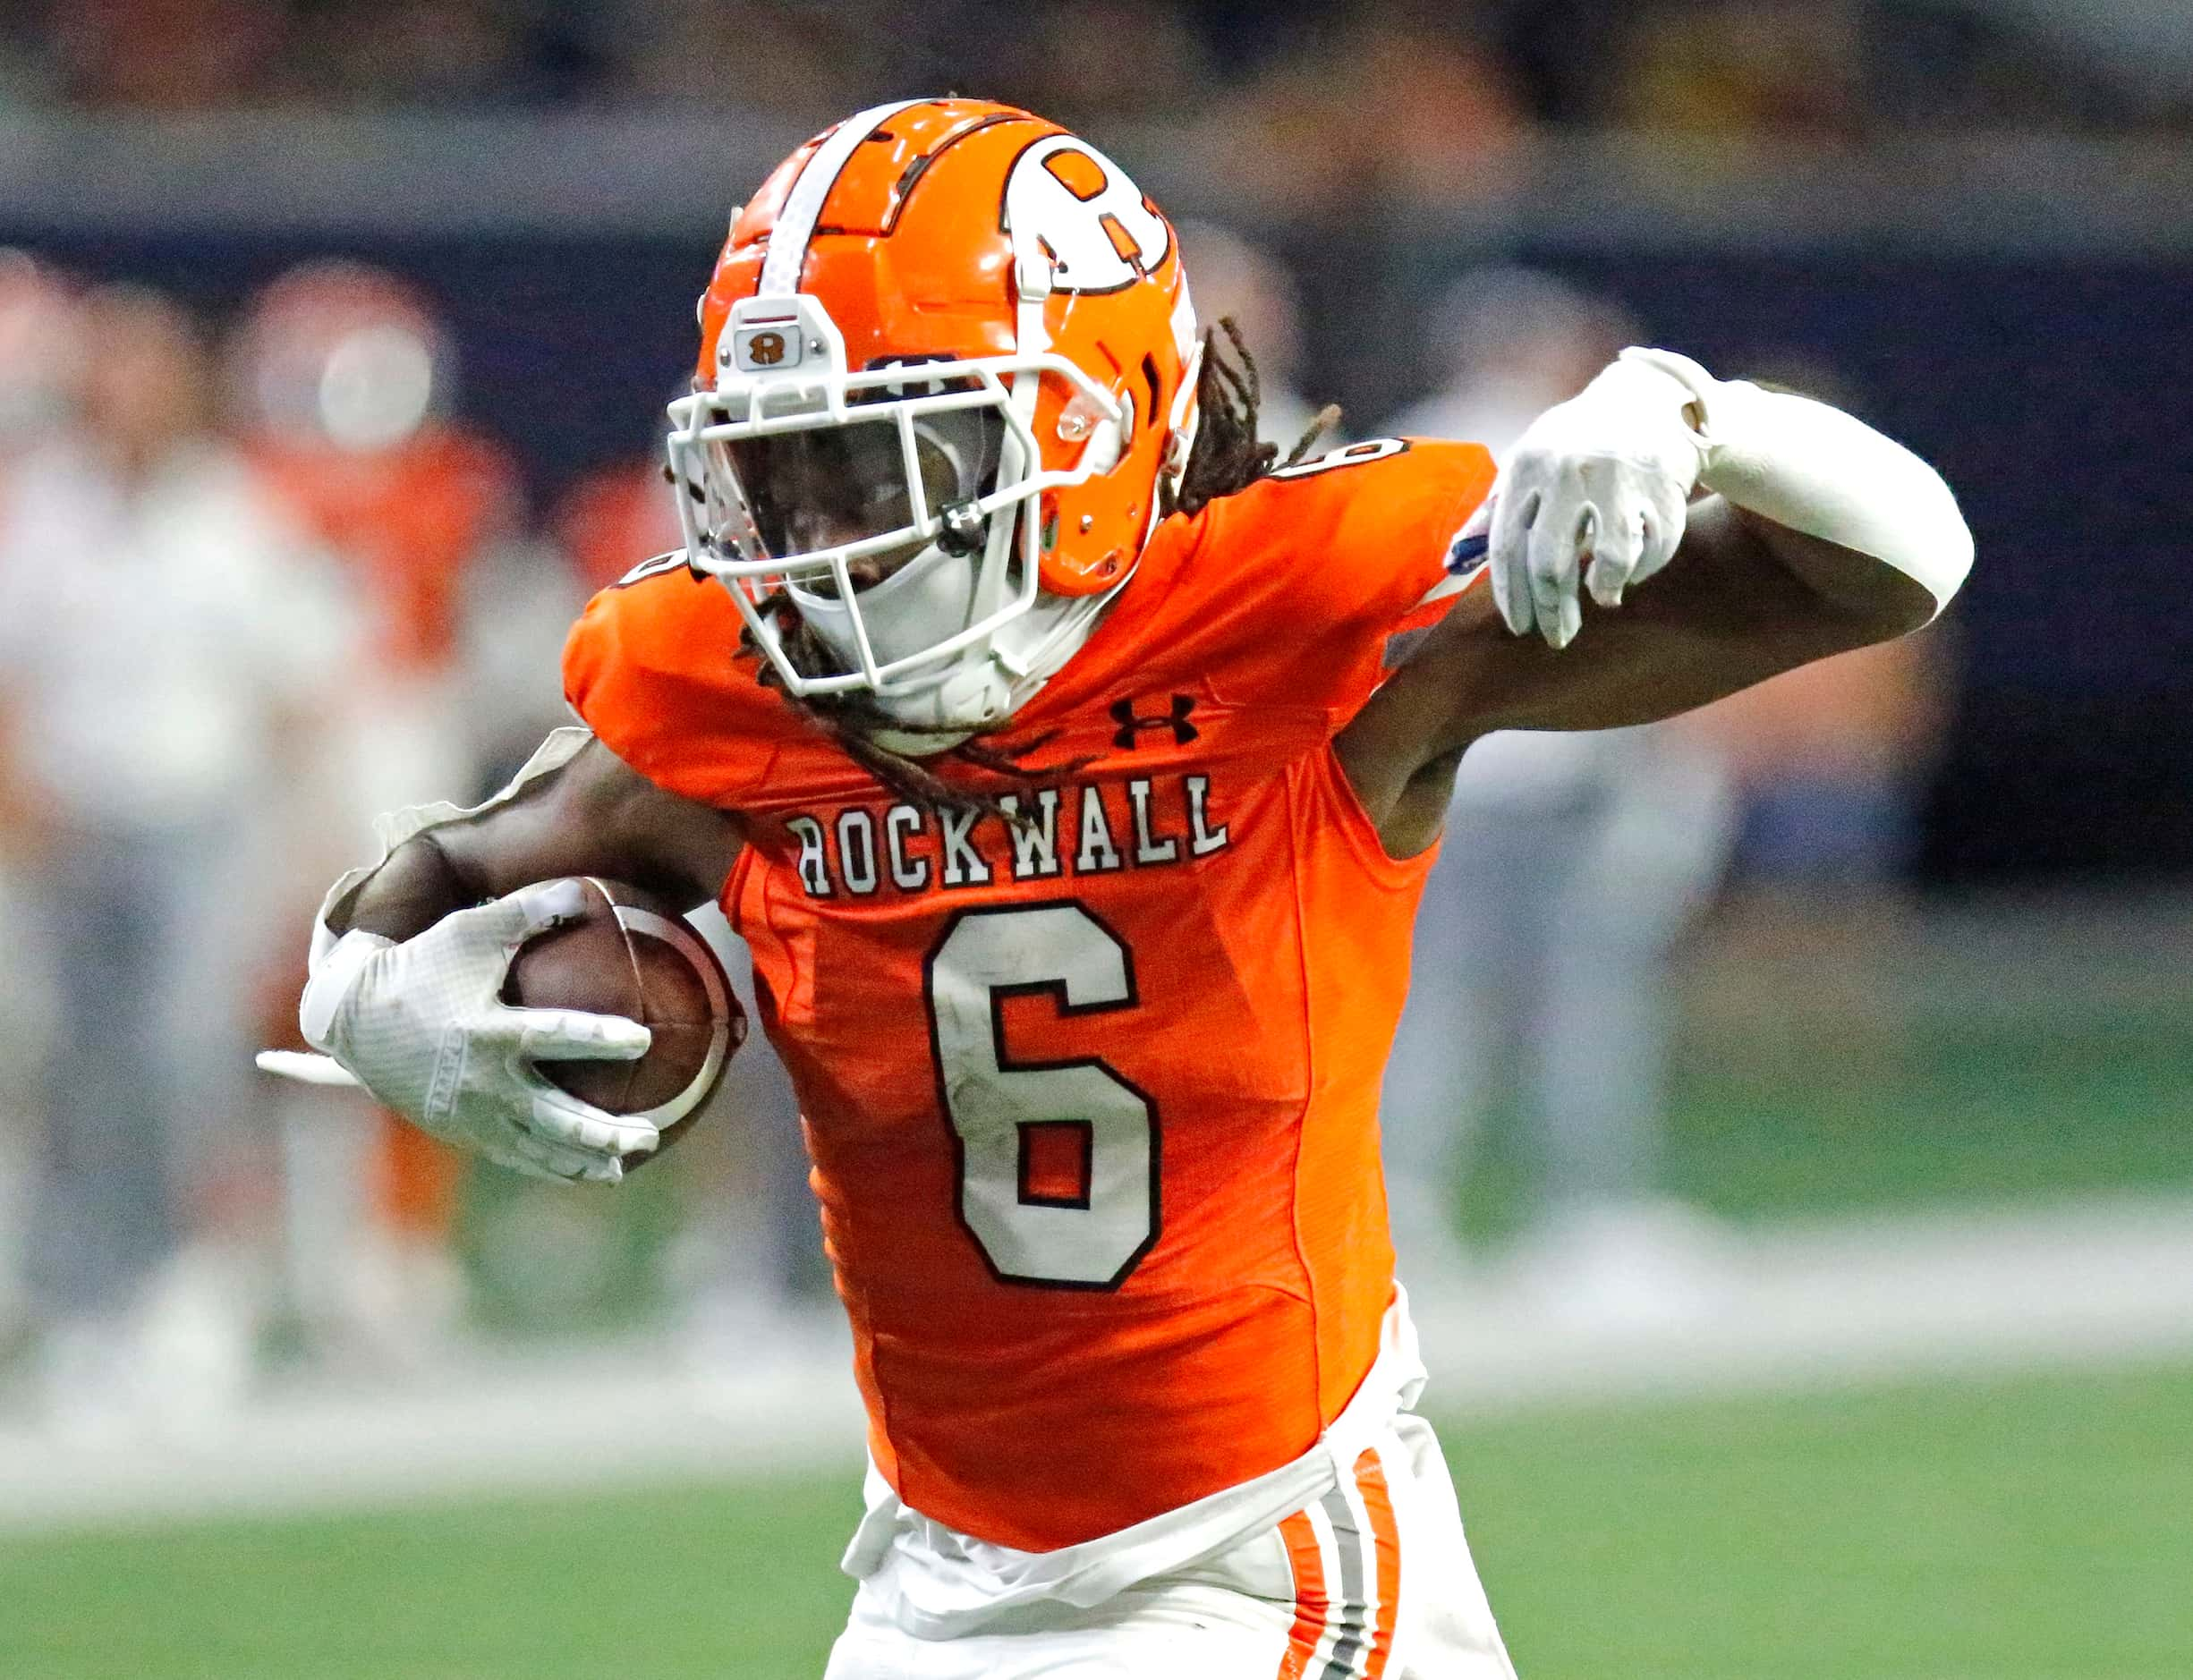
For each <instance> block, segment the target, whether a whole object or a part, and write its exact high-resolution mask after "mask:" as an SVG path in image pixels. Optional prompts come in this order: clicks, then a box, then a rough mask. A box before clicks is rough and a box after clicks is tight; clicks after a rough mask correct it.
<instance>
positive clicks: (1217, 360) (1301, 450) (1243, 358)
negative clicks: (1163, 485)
mask: <svg viewBox="0 0 2193 1680" xmlns="http://www.w3.org/2000/svg"><path fill="white" fill-rule="evenodd" d="M1221 331H1223V332H1224V334H1225V335H1226V336H1225V340H1224V348H1223V349H1221V348H1220V336H1219V335H1220V332H1221ZM1263 394H1264V386H1263V381H1262V379H1261V378H1259V377H1258V375H1257V371H1256V358H1255V357H1254V356H1252V355H1251V354H1249V347H1248V345H1246V344H1244V343H1243V342H1242V339H1241V328H1240V327H1237V326H1236V325H1235V323H1234V318H1233V317H1232V316H1230V315H1222V316H1220V318H1219V324H1218V327H1206V328H1205V329H1204V331H1203V372H1202V373H1201V374H1200V375H1199V376H1198V377H1197V378H1196V381H1195V406H1196V410H1197V412H1198V413H1199V414H1200V415H1201V417H1202V418H1200V419H1199V420H1197V421H1196V424H1195V447H1194V451H1193V452H1191V453H1190V454H1189V456H1188V466H1187V471H1186V472H1184V473H1182V474H1181V475H1180V490H1179V494H1178V495H1177V496H1175V497H1173V498H1172V501H1171V504H1170V505H1169V506H1167V507H1166V509H1165V510H1164V511H1165V512H1166V513H1202V512H1203V509H1204V508H1206V507H1208V506H1209V505H1211V503H1212V502H1215V501H1217V500H1218V499H1219V497H1220V496H1232V495H1233V494H1235V493H1236V492H1237V491H1239V490H1245V489H1247V488H1249V486H1251V485H1252V484H1254V483H1255V482H1256V481H1257V479H1261V478H1262V477H1263V476H1264V475H1265V474H1266V473H1268V472H1270V471H1271V470H1272V468H1273V467H1274V466H1288V467H1291V466H1293V465H1294V464H1295V462H1297V461H1300V460H1301V459H1302V458H1303V457H1304V456H1305V455H1307V454H1309V453H1310V450H1311V448H1312V446H1313V445H1315V444H1316V442H1317V440H1318V439H1319V438H1320V437H1322V436H1324V434H1325V433H1326V432H1327V431H1328V430H1330V428H1332V427H1333V426H1335V425H1337V424H1338V423H1339V419H1340V411H1339V408H1338V407H1337V406H1336V405H1333V404H1331V403H1328V404H1327V405H1326V406H1325V407H1323V408H1322V409H1320V410H1319V411H1318V412H1317V416H1316V418H1315V419H1314V420H1312V421H1311V422H1310V428H1309V430H1307V431H1305V432H1304V433H1303V434H1302V437H1301V439H1300V440H1299V441H1298V442H1297V443H1296V445H1295V446H1294V448H1293V449H1291V450H1289V451H1288V455H1287V459H1286V460H1285V461H1281V460H1280V459H1279V445H1277V444H1268V443H1263V442H1262V441H1260V440H1259V439H1258V437H1257V436H1256V423H1257V408H1258V405H1259V403H1260V402H1261V400H1262V396H1263Z"/></svg>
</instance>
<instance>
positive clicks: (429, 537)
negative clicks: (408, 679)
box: [251, 426, 518, 673]
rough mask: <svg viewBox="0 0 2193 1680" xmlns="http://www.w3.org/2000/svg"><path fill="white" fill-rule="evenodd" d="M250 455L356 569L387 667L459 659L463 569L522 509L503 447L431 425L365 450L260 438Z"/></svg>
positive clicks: (428, 666) (416, 667) (438, 665)
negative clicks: (394, 443) (379, 447)
mask: <svg viewBox="0 0 2193 1680" xmlns="http://www.w3.org/2000/svg"><path fill="white" fill-rule="evenodd" d="M251 458H252V461H253V464H254V465H255V466H256V467H257V468H258V469H259V472H260V473H261V474H262V475H263V477H264V478H265V479H266V481H267V483H268V484H269V485H270V486H271V487H272V488H273V489H274V490H275V492H276V494H277V495H278V496H282V497H284V498H285V500H287V501H288V502H289V503H290V505H292V506H293V507H294V508H295V509H296V510H297V511H298V513H300V514H301V515H302V517H303V518H304V519H305V520H306V521H307V522H308V523H309V524H310V528H311V529H312V530H316V531H317V532H318V533H319V535H320V536H321V538H323V539H325V540H326V541H327V543H328V544H329V545H330V546H331V547H334V549H335V550H336V553H337V554H338V555H340V556H342V557H343V559H344V561H345V562H346V563H347V564H349V565H350V566H351V568H352V570H353V573H355V575H356V577H357V580H358V583H359V586H360V588H361V590H362V592H363V593H364V595H365V597H366V599H367V601H368V603H369V604H370V606H371V607H372V609H373V611H374V613H375V615H376V634H375V638H374V652H375V654H376V656H377V658H378V660H379V661H380V663H381V665H382V666H383V668H385V669H387V670H390V671H397V672H404V673H413V672H420V671H429V672H431V671H439V670H442V669H444V668H446V666H448V665H449V663H450V662H451V660H452V659H454V658H455V657H456V641H457V631H458V621H459V619H460V618H461V616H462V613H461V607H462V603H463V586H464V577H465V573H466V572H467V570H468V569H469V567H470V566H471V564H472V560H473V557H474V556H476V555H477V554H478V553H479V551H480V548H481V547H482V546H483V545H485V544H486V543H488V542H489V541H490V540H492V539H494V538H495V537H496V536H497V534H498V533H499V532H500V531H501V530H503V528H504V527H505V526H506V525H507V524H508V523H509V522H510V520H511V518H512V515H513V514H514V511H515V510H516V507H517V504H518V485H517V474H516V471H515V469H514V468H513V467H512V465H511V463H510V462H509V461H508V460H507V459H506V458H505V456H504V454H503V453H502V451H501V449H500V448H499V447H498V446H497V445H495V444H493V443H491V442H489V440H487V439H486V438H484V437H478V436H476V435H474V434H472V433H471V432H469V431H466V430H463V429H462V428H455V427H449V426H434V427H429V428H427V429H425V430H423V431H421V433H420V434H419V435H418V436H417V437H412V438H411V439H409V440H408V441H406V442H405V443H403V444H401V445H397V446H395V448H392V449H387V450H382V451H378V452H374V453H365V454H356V453H351V452H347V451H344V450H339V449H336V448H332V447H327V446H322V445H311V444H293V443H290V442H286V441H280V440H275V439H267V438H262V439H260V440H259V441H258V442H257V443H256V444H255V445H253V447H252V456H251Z"/></svg>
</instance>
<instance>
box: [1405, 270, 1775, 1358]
mask: <svg viewBox="0 0 2193 1680" xmlns="http://www.w3.org/2000/svg"><path fill="white" fill-rule="evenodd" d="M1433 319H1434V320H1435V321H1437V322H1439V323H1440V324H1441V327H1440V339H1439V341H1438V342H1439V343H1440V349H1441V354H1442V355H1443V356H1444V357H1446V358H1449V363H1448V365H1449V369H1450V372H1449V384H1448V386H1446V388H1445V389H1444V390H1442V391H1441V392H1440V393H1438V394H1436V395H1433V396H1432V397H1431V398H1429V399H1427V400H1426V401H1425V402H1424V403H1421V404H1419V405H1418V406H1417V407H1416V408H1415V409H1412V410H1411V411H1409V412H1407V413H1406V414H1404V415H1402V416H1401V417H1400V419H1399V420H1398V421H1397V422H1396V429H1398V430H1399V431H1400V432H1402V433H1404V434H1412V433H1413V434H1416V435H1425V436H1432V437H1459V438H1466V439H1470V440H1472V441H1475V442H1479V443H1483V444H1484V445H1486V446H1487V447H1489V448H1491V449H1492V450H1493V451H1494V453H1495V454H1500V453H1503V452H1504V451H1505V450H1506V449H1507V448H1508V447H1509V445H1512V444H1513V443H1514V441H1515V439H1516V437H1517V434H1518V433H1519V432H1520V431H1521V430H1522V428H1524V427H1525V426H1526V425H1527V424H1528V422H1529V421H1530V420H1531V419H1532V418H1534V416H1535V415H1536V414H1537V413H1539V412H1542V411H1543V410H1544V409H1546V408H1547V407H1550V406H1551V404H1553V403H1557V402H1560V401H1562V400H1563V399H1565V398H1567V397H1568V396H1571V395H1575V394H1576V392H1577V391H1578V390H1579V389H1581V388H1582V387H1583V386H1584V385H1585V383H1586V382H1587V381H1588V380H1589V378H1591V377H1592V375H1594V374H1595V373H1596V372H1597V371H1598V370H1599V369H1601V368H1602V367H1603V366H1605V365H1606V363H1607V362H1608V361H1611V360H1612V358H1613V357H1614V355H1615V353H1616V352H1618V351H1619V350H1620V349H1621V347H1622V346H1623V345H1624V344H1630V343H1634V342H1636V340H1637V338H1638V337H1639V336H1640V335H1639V333H1638V331H1637V328H1636V323H1635V322H1634V321H1632V320H1631V319H1630V318H1628V316H1627V315H1626V314H1625V313H1624V312H1623V311H1622V310H1620V308H1619V306H1617V305H1615V304H1613V303H1611V302H1610V301H1606V300H1603V299H1600V298H1594V297H1592V296H1590V295H1588V294H1585V293H1580V292H1578V291H1577V290H1575V289H1574V288H1572V287H1570V286H1568V285H1567V284H1564V283H1563V282H1561V281H1560V280H1557V279H1555V278H1553V277H1552V276H1548V275H1542V274H1534V273H1529V272H1526V271H1517V270H1494V271H1492V272H1490V273H1485V274H1480V275H1473V276H1466V277H1465V278H1464V279H1463V280H1462V281H1461V282H1459V283H1458V284H1457V285H1456V286H1455V287H1454V288H1453V290H1452V291H1451V293H1449V297H1448V299H1447V300H1446V301H1445V302H1444V303H1443V304H1442V305H1441V308H1440V309H1438V310H1435V311H1434V313H1433ZM1644 587H1647V588H1649V587H1650V585H1649V584H1648V585H1645V586H1644ZM1732 819H1733V810H1732V806H1731V803H1730V797H1729V792H1728V787H1727V783H1726V779H1725V774H1724V772H1723V769H1722V768H1721V764H1720V762H1719V759H1718V756H1717V754H1716V753H1715V751H1713V748H1712V746H1711V745H1710V743H1709V742H1707V741H1706V740H1705V739H1704V737H1703V736H1702V735H1700V734H1699V733H1698V732H1697V731H1696V730H1695V729H1693V728H1691V727H1689V726H1688V725H1687V724H1685V723H1684V722H1682V721H1681V720H1678V721H1677V722H1674V723H1670V724H1662V725H1653V726H1652V727H1649V728H1643V729H1623V730H1609V731H1603V732H1599V733H1594V734H1495V735H1492V736H1488V737H1487V738H1486V739H1485V740H1483V741H1482V742H1478V743H1477V744H1476V745H1475V747H1473V748H1471V750H1470V751H1469V753H1468V754H1467V756H1466V758H1465V759H1463V763H1462V768H1461V772H1460V774H1459V776H1458V777H1457V779H1456V785H1455V796H1454V804H1453V806H1452V808H1451V809H1450V810H1449V813H1448V819H1447V832H1446V838H1445V841H1444V850H1443V852H1442V853H1441V857H1440V861H1439V862H1438V864H1437V865H1436V867H1435V868H1434V869H1433V870H1432V878H1431V880H1430V881H1429V883H1428V884H1427V886H1426V887H1425V892H1424V906H1423V909H1422V912H1420V914H1419V916H1418V919H1417V926H1416V944H1415V963H1414V968H1413V971H1412V972H1413V974H1414V980H1413V982H1412V984H1411V987H1410V991H1409V1000H1408V1007H1407V1011H1406V1013H1405V1014H1404V1016H1403V1019H1402V1023H1401V1030H1400V1033H1399V1037H1398V1041H1397V1043H1396V1046H1395V1049H1394V1056H1393V1059H1392V1061H1391V1063H1390V1065H1389V1066H1388V1069H1387V1076H1386V1089H1385V1102H1384V1108H1383V1114H1384V1123H1385V1126H1386V1133H1387V1153H1386V1159H1387V1167H1388V1177H1389V1183H1390V1201H1391V1204H1392V1208H1393V1215H1394V1226H1395V1241H1396V1246H1397V1247H1398V1250H1399V1252H1400V1256H1401V1266H1402V1276H1403V1277H1406V1278H1407V1279H1409V1280H1410V1281H1411V1285H1412V1287H1417V1286H1421V1287H1423V1288H1424V1290H1426V1291H1427V1292H1428V1293H1438V1292H1439V1291H1441V1289H1447V1290H1452V1289H1454V1288H1457V1287H1458V1286H1460V1285H1461V1282H1462V1279H1463V1277H1464V1276H1465V1274H1466V1268H1467V1261H1466V1257H1465V1256H1464V1255H1463V1254H1462V1252H1461V1251H1460V1249H1459V1246H1458V1243H1457V1240H1456V1237H1455V1235H1454V1226H1453V1220H1454V1217H1455V1210H1456V1207H1457V1203H1458V1191H1457V1186H1458V1179H1459V1174H1460V1171H1461V1167H1462V1159H1463V1154H1464V1150H1465V1149H1466V1145H1467V1142H1468V1140H1469V1134H1470V1133H1471V1132H1472V1131H1473V1130H1474V1129H1475V1128H1476V1127H1477V1126H1478V1125H1480V1124H1482V1121H1483V1116H1484V1115H1485V1113H1486V1112H1487V1110H1488V1109H1489V1107H1491V1105H1492V1099H1494V1097H1495V1096H1496V1095H1497V1094H1498V1093H1499V1090H1500V1085H1501V1082H1502V1080H1503V1077H1504V1075H1505V1074H1506V1073H1508V1071H1509V1070H1510V1069H1512V1070H1514V1072H1515V1075H1516V1082H1517V1086H1518V1088H1519V1091H1518V1094H1519V1096H1520V1099H1521V1102H1520V1107H1521V1108H1522V1110H1523V1114H1524V1118H1525V1120H1526V1124H1527V1126H1528V1129H1529V1132H1530V1134H1531V1137H1532V1140H1533V1141H1534V1144H1535V1145H1536V1151H1535V1152H1536V1155H1537V1158H1538V1160H1537V1164H1538V1165H1539V1166H1540V1167H1542V1169H1543V1202H1544V1209H1545V1210H1544V1214H1543V1218H1542V1220H1541V1223H1540V1226H1539V1228H1538V1230H1537V1232H1536V1233H1535V1234H1534V1237H1533V1238H1532V1240H1531V1241H1530V1243H1528V1244H1526V1250H1525V1255H1526V1260H1525V1266H1526V1273H1527V1274H1528V1276H1527V1277H1526V1282H1528V1283H1531V1284H1533V1285H1536V1286H1537V1287H1539V1288H1541V1289H1543V1294H1544V1298H1545V1300H1546V1302H1547V1304H1548V1307H1549V1309H1550V1310H1559V1311H1567V1312H1570V1313H1574V1314H1579V1315H1603V1316H1605V1317H1607V1318H1610V1319H1619V1318H1621V1317H1625V1316H1628V1315H1630V1314H1633V1313H1635V1312H1637V1311H1665V1310H1680V1309H1683V1308H1686V1307H1687V1306H1688V1305H1689V1304H1690V1300H1691V1294H1692V1291H1693V1287H1694V1283H1695V1280H1696V1277H1698V1276H1699V1273H1700V1267H1701V1261H1702V1255H1703V1249H1704V1243H1703V1242H1702V1239H1701V1236H1700V1235H1699V1232H1698V1229H1697V1226H1696V1221H1695V1220H1694V1219H1693V1218H1691V1217H1690V1216H1688V1215H1687V1213H1686V1212H1685V1211H1684V1210H1683V1209H1679V1208H1676V1207H1673V1206H1671V1205H1670V1204H1668V1203H1666V1202H1665V1201H1662V1200H1661V1199H1660V1197H1659V1195H1658V1192H1657V1190H1656V1186H1655V1182H1654V1180H1655V1171H1656V1167H1657V1164H1658V1157H1659V1154H1660V1127H1661V1122H1662V1110H1663V1107H1664V1104H1665V1099H1666V1078H1667V1060H1668V1050H1669V1042H1670V1030H1671V1022H1670V996H1669V978H1668V972H1667V965H1668V959H1669V955H1670V951H1671V949H1672V948H1673V946H1674V944H1675V942H1676V939H1677V938H1678V937H1679V935H1680V934H1681V933H1682V932H1683V930H1684V929H1685V928H1686V927H1687V926H1688V924H1689V923H1690V921H1692V919H1693V918H1694V916H1695V915H1696V912H1697V911H1698V909H1699V907H1700V906H1701V904H1703V903H1704V899H1705V897H1706V895H1707V894H1708V893H1709V892H1710V891H1711V889H1712V887H1713V883H1714V881H1715V880H1716V879H1717V878H1718V877H1719V874H1720V871H1721V866H1722V863H1723V861H1724V859H1725V857H1726V854H1727V848H1728V844H1729V836H1730V826H1731V822H1732Z"/></svg>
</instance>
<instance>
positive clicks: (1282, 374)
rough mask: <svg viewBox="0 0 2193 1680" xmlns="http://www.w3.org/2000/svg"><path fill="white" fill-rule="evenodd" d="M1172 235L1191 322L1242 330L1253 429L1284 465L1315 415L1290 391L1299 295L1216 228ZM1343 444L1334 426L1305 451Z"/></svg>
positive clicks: (1262, 256)
mask: <svg viewBox="0 0 2193 1680" xmlns="http://www.w3.org/2000/svg"><path fill="white" fill-rule="evenodd" d="M1179 233H1180V255H1181V259H1182V260H1183V261H1184V262H1186V265H1187V271H1188V286H1189V290H1190V293H1191V294H1192V295H1193V296H1194V300H1195V313H1196V318H1198V319H1199V320H1201V321H1202V322H1203V325H1204V326H1205V327H1216V326H1218V324H1219V322H1220V320H1222V319H1224V318H1226V317H1228V316H1231V317H1232V318H1233V320H1234V324H1235V325H1236V326H1237V327H1239V328H1240V329H1241V338H1242V342H1243V343H1244V344H1247V345H1248V347H1249V354H1250V355H1251V356H1253V357H1254V358H1255V360H1256V378H1257V383H1258V387H1259V393H1260V395H1259V397H1258V406H1257V420H1258V429H1259V431H1260V432H1261V434H1262V437H1263V439H1264V441H1265V442H1266V443H1270V444H1276V445H1279V454H1280V456H1281V457H1282V458H1284V457H1286V456H1287V455H1288V454H1290V453H1291V452H1292V451H1293V449H1294V447H1295V445H1296V444H1298V443H1300V442H1301V441H1302V438H1303V435H1304V434H1305V432H1307V431H1308V430H1309V429H1310V427H1311V425H1312V423H1313V421H1314V420H1316V419H1317V413H1318V411H1317V408H1316V407H1315V406H1314V405H1313V404H1312V403H1311V402H1310V400H1309V399H1308V398H1307V397H1305V396H1304V395H1302V393H1301V391H1300V390H1298V389H1297V388H1296V384H1295V379H1296V374H1297V372H1298V371H1299V370H1300V369H1301V366H1302V288H1301V287H1300V286H1299V285H1298V284H1296V281H1295V276H1293V274H1291V273H1290V272H1289V271H1288V267H1287V266H1286V264H1284V263H1282V262H1281V261H1280V260H1279V259H1278V258H1277V257H1275V256H1273V255H1272V254H1271V252H1270V251H1269V250H1265V249H1264V248H1263V247H1262V246H1260V245H1256V244H1254V243H1252V242H1250V241H1248V240H1246V239H1244V238H1242V237H1241V235H1239V234H1238V233H1232V232H1229V231H1228V229H1226V228H1223V227H1220V226H1219V225H1217V224H1215V223H1211V222H1192V221H1191V222H1183V223H1182V224H1181V225H1180V227H1179ZM1346 441H1347V437H1346V436H1345V434H1344V433H1343V431H1342V430H1341V428H1339V425H1338V423H1336V424H1335V425H1334V426H1333V427H1332V428H1330V430H1328V431H1326V432H1325V433H1324V434H1323V436H1322V437H1320V438H1319V440H1318V441H1317V443H1315V444H1314V445H1312V448H1313V450H1321V451H1322V450H1325V449H1330V448H1333V447H1336V446H1337V445H1340V444H1342V443H1345V442H1346Z"/></svg>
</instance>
